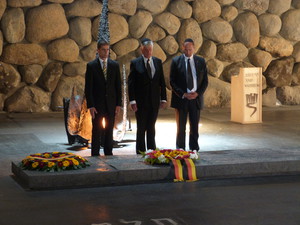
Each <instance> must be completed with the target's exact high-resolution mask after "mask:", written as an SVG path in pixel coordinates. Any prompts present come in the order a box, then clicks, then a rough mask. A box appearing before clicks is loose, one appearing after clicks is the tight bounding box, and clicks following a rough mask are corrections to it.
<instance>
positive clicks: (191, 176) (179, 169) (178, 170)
mask: <svg viewBox="0 0 300 225" xmlns="http://www.w3.org/2000/svg"><path fill="white" fill-rule="evenodd" d="M184 161H185V164H186V166H187V175H188V180H186V181H187V182H194V181H197V180H198V179H197V174H196V167H195V164H194V162H193V160H192V159H184ZM172 163H173V165H174V175H175V179H174V182H181V181H184V178H183V166H182V163H181V160H180V159H172Z"/></svg>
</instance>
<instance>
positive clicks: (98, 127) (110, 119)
mask: <svg viewBox="0 0 300 225" xmlns="http://www.w3.org/2000/svg"><path fill="white" fill-rule="evenodd" d="M103 118H104V119H105V128H104V127H103V125H102V120H103ZM114 122H115V115H101V114H100V113H97V114H96V116H95V118H94V119H93V120H92V125H93V128H92V156H95V155H100V154H99V151H100V144H101V143H102V144H104V154H105V155H112V148H113V129H114ZM103 139H104V140H103Z"/></svg>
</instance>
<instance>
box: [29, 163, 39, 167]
mask: <svg viewBox="0 0 300 225" xmlns="http://www.w3.org/2000/svg"><path fill="white" fill-rule="evenodd" d="M38 165H39V162H34V163H32V165H31V166H32V168H37V167H38Z"/></svg>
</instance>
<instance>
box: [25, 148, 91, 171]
mask: <svg viewBox="0 0 300 225" xmlns="http://www.w3.org/2000/svg"><path fill="white" fill-rule="evenodd" d="M89 165H90V164H89V162H88V161H87V160H86V159H85V158H83V157H81V156H78V155H75V154H73V153H70V152H44V153H36V154H31V155H29V156H27V157H26V158H25V159H23V160H22V161H21V163H20V167H21V168H22V169H24V170H38V171H46V172H55V171H64V170H77V169H81V168H85V167H87V166H89Z"/></svg>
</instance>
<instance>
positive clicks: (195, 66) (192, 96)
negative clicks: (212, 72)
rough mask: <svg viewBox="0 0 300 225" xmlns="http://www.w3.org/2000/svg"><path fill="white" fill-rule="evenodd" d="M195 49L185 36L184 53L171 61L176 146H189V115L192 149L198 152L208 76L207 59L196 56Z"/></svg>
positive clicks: (192, 42)
mask: <svg viewBox="0 0 300 225" xmlns="http://www.w3.org/2000/svg"><path fill="white" fill-rule="evenodd" d="M194 52H195V46H194V41H193V40H192V39H186V40H185V41H184V44H183V54H182V55H180V56H177V57H175V58H174V59H173V60H172V64H171V71H170V84H171V87H172V100H171V107H173V108H175V116H176V124H177V134H176V148H181V149H185V148H186V146H185V133H186V122H187V117H188V115H189V123H190V135H189V149H190V150H197V151H199V149H200V148H199V144H198V138H199V132H198V124H199V120H200V110H201V109H202V108H203V94H204V92H205V90H206V88H207V85H208V78H207V70H206V64H205V60H204V59H203V58H201V57H199V56H196V55H194Z"/></svg>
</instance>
